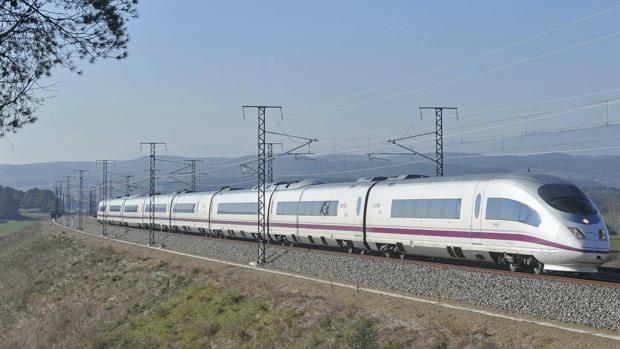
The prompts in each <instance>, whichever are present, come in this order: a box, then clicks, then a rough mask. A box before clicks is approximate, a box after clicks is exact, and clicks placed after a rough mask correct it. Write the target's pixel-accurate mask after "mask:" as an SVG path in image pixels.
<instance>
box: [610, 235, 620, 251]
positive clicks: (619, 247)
mask: <svg viewBox="0 0 620 349" xmlns="http://www.w3.org/2000/svg"><path fill="white" fill-rule="evenodd" d="M611 249H612V250H614V251H620V236H616V237H614V238H612V239H611Z"/></svg>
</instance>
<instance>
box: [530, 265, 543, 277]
mask: <svg viewBox="0 0 620 349" xmlns="http://www.w3.org/2000/svg"><path fill="white" fill-rule="evenodd" d="M543 269H544V268H543V265H542V263H536V265H535V266H534V268H532V271H533V272H534V274H536V275H540V274H541V273H542V272H543Z"/></svg>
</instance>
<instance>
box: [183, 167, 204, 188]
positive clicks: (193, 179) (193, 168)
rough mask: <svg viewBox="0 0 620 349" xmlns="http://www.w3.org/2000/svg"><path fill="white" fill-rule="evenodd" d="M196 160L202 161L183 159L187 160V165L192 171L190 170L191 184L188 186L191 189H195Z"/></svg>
mask: <svg viewBox="0 0 620 349" xmlns="http://www.w3.org/2000/svg"><path fill="white" fill-rule="evenodd" d="M198 161H202V160H195V159H192V160H185V162H189V165H188V166H189V167H190V170H191V171H192V172H191V173H192V185H191V188H190V190H191V191H196V162H198Z"/></svg>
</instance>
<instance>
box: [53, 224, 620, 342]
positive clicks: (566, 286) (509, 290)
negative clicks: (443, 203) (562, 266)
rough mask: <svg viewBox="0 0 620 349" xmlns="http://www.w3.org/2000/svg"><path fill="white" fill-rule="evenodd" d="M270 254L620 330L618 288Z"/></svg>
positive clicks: (274, 263)
mask: <svg viewBox="0 0 620 349" xmlns="http://www.w3.org/2000/svg"><path fill="white" fill-rule="evenodd" d="M59 222H60V223H64V220H62V219H61V220H59ZM83 230H84V231H86V232H89V233H94V234H96V235H101V231H102V226H101V224H99V223H97V222H96V221H95V220H93V219H85V220H84V229H83ZM108 236H109V237H115V238H117V239H120V240H124V241H130V242H134V243H140V244H145V243H146V241H147V231H146V230H140V229H132V228H126V227H118V226H110V225H109V226H108ZM155 238H156V241H157V245H159V244H160V243H161V240H162V238H163V241H164V244H165V248H166V249H170V250H174V251H179V252H184V253H189V254H193V255H197V256H203V257H210V258H217V259H222V260H226V261H231V262H236V263H242V264H248V263H250V262H254V261H256V246H255V245H252V244H245V243H240V242H238V241H230V240H225V239H215V238H205V237H200V236H192V235H181V234H174V233H166V232H164V233H163V234H160V232H157V233H156V234H155ZM267 258H268V262H269V263H268V265H267V266H266V268H271V269H277V270H282V271H287V272H291V273H297V274H303V275H307V276H312V277H318V278H321V279H325V280H331V281H335V282H345V283H350V284H357V285H360V286H366V287H371V288H377V289H384V290H390V291H395V292H398V293H401V294H406V295H413V296H422V297H428V298H431V299H439V300H444V301H451V302H457V303H466V304H471V305H474V306H476V307H480V308H483V309H487V310H501V311H504V312H507V313H513V314H523V315H527V316H531V317H534V318H537V319H546V320H556V321H561V322H566V323H574V324H580V325H586V326H590V327H594V328H603V329H608V330H611V331H613V332H616V333H620V289H618V288H608V287H599V286H590V285H583V284H578V283H571V282H561V281H555V280H547V279H536V278H525V277H516V276H510V275H502V274H495V273H489V272H478V271H469V270H462V269H458V268H447V267H433V266H428V265H418V264H412V263H400V262H398V261H396V260H388V259H386V260H381V259H376V258H373V259H371V258H362V257H359V256H356V255H348V254H346V253H343V254H334V253H320V252H317V251H312V250H305V249H290V248H286V247H280V246H273V245H268V246H267Z"/></svg>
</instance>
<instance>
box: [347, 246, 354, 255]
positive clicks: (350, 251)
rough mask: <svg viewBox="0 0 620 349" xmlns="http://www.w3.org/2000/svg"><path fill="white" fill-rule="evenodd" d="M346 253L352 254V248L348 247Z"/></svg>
mask: <svg viewBox="0 0 620 349" xmlns="http://www.w3.org/2000/svg"><path fill="white" fill-rule="evenodd" d="M347 253H349V254H351V253H353V246H348V247H347Z"/></svg>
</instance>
